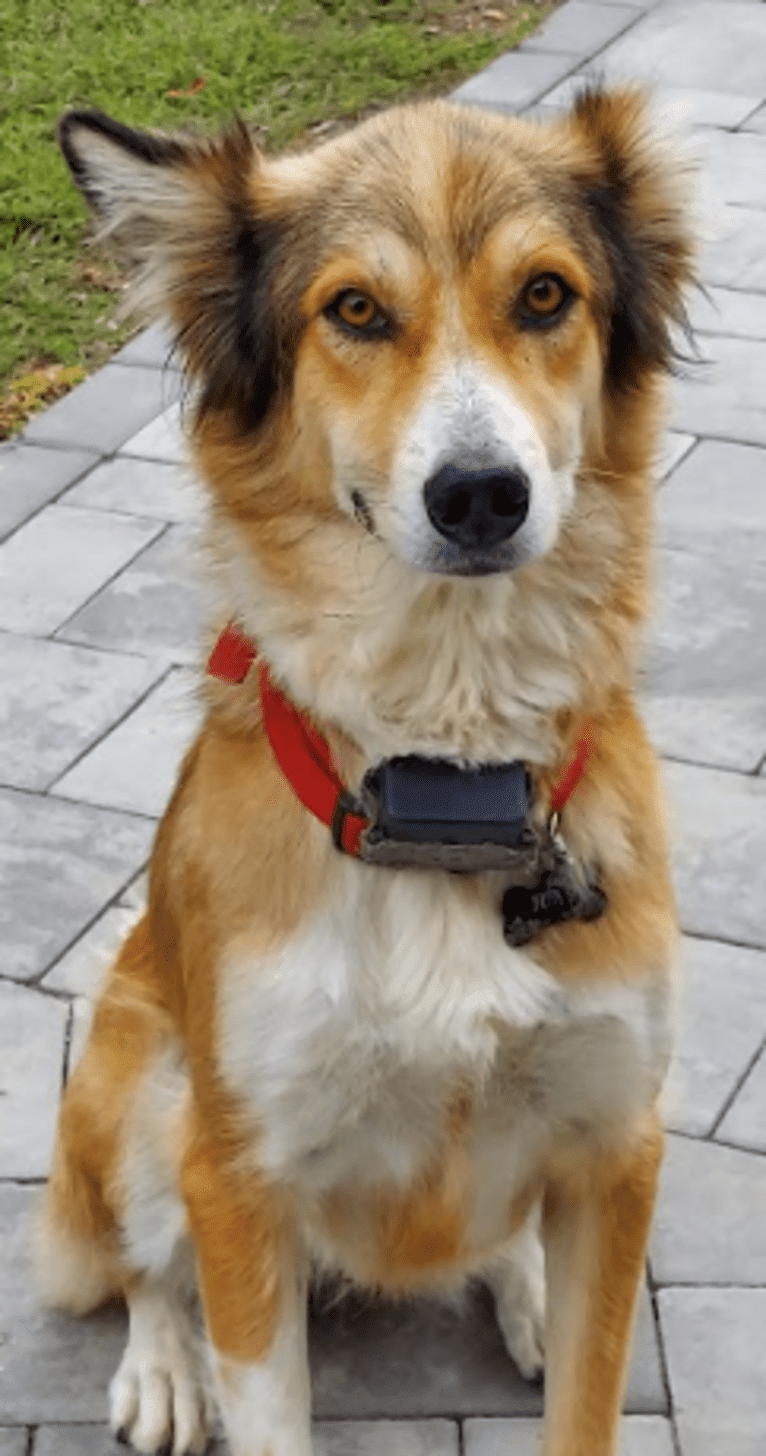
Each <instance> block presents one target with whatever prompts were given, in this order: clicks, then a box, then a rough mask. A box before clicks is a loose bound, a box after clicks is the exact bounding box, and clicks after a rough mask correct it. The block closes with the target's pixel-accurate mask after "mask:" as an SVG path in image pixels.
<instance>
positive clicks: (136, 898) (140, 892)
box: [117, 870, 149, 914]
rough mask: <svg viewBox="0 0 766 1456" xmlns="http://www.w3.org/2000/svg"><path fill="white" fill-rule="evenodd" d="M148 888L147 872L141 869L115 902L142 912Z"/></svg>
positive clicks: (144, 907)
mask: <svg viewBox="0 0 766 1456" xmlns="http://www.w3.org/2000/svg"><path fill="white" fill-rule="evenodd" d="M148 889H149V876H148V872H147V871H146V870H142V871H141V874H140V875H136V878H135V879H134V880H132V881H131V883H130V884H129V885H127V886H126V888H125V890H124V891H123V893H122V894H121V895H120V898H119V900H118V902H117V903H118V905H126V906H127V907H128V909H129V910H138V911H140V913H141V914H143V912H144V910H145V909H146V901H147V895H148Z"/></svg>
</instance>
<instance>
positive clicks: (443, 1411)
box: [0, 0, 766, 1456]
mask: <svg viewBox="0 0 766 1456" xmlns="http://www.w3.org/2000/svg"><path fill="white" fill-rule="evenodd" d="M594 70H595V71H597V72H599V73H602V74H606V75H607V76H611V75H630V76H639V77H644V78H648V79H650V80H651V81H653V82H654V83H655V84H656V86H657V87H658V90H659V91H660V93H661V94H662V95H663V96H664V97H665V98H667V99H668V100H669V101H670V102H672V103H674V104H675V105H676V106H677V107H678V108H683V109H684V110H685V113H686V115H687V118H688V121H689V124H690V125H691V127H692V128H693V129H694V132H695V136H696V139H697V141H698V142H699V144H700V148H701V149H702V151H703V152H704V154H705V156H706V158H707V161H706V169H707V177H708V180H709V183H710V188H711V192H712V194H713V195H714V196H715V197H717V199H718V205H717V206H716V208H715V209H714V221H715V224H716V236H715V240H714V241H712V242H711V243H710V244H709V245H708V247H707V249H706V253H705V257H704V264H703V269H702V273H703V278H704V281H705V283H706V284H707V285H708V297H707V299H700V300H699V301H698V302H697V303H696V304H695V306H694V313H695V319H696V322H697V325H698V327H699V329H700V331H701V342H702V346H703V351H704V353H705V355H706V356H707V357H708V358H709V359H710V360H711V361H712V362H711V363H710V365H709V366H708V367H707V368H706V369H705V370H704V371H703V372H702V374H701V376H700V375H699V374H698V375H697V376H696V377H694V378H693V379H686V380H683V381H682V382H680V383H678V385H677V386H676V388H675V399H674V410H673V416H672V430H671V432H670V433H669V436H668V442H667V449H666V453H665V458H664V461H663V465H662V474H663V475H664V483H663V485H662V489H661V493H660V497H659V508H660V518H661V553H660V570H659V604H658V615H657V620H656V625H655V628H654V633H653V640H652V644H651V655H650V665H649V670H648V672H647V680H646V691H645V707H646V712H647V715H648V720H649V723H650V725H651V728H652V731H653V733H654V736H655V739H656V741H657V742H658V744H659V746H660V748H661V751H662V753H663V755H664V757H665V759H666V768H667V780H668V785H669V790H670V796H671V803H672V827H673V834H674V842H675V853H676V871H677V882H678V892H679V900H680V907H681V919H682V924H683V928H684V931H685V933H686V948H687V960H688V976H687V988H686V994H685V999H684V1006H683V1014H682V1018H681V1031H680V1039H679V1045H678V1053H677V1057H676V1060H675V1065H674V1068H673V1073H672V1076H671V1079H670V1086H669V1089H668V1096H667V1122H668V1127H669V1129H670V1137H669V1146H668V1156H667V1161H666V1165H665V1171H664V1177H663V1185H662V1195H661V1199H660V1204H659V1211H658V1216H657V1220H656V1226H655V1230H654V1235H653V1238H652V1244H651V1261H650V1271H649V1277H648V1281H647V1288H646V1291H645V1295H644V1298H643V1303H642V1308H641V1317H640V1322H639V1330H638V1334H637V1339H636V1349H635V1353H634V1360H633V1369H632V1374H631V1380H630V1389H629V1392H628V1398H627V1405H626V1409H627V1411H628V1413H629V1414H628V1415H627V1417H626V1419H625V1421H624V1431H623V1446H622V1451H623V1456H763V1453H764V1452H766V1379H764V1375H765V1374H766V1158H765V1156H764V1155H766V1050H765V1037H766V5H764V4H763V3H758V0H715V3H712V0H711V3H707V0H672V3H671V0H654V3H651V0H631V3H623V0H570V3H568V4H565V5H563V6H562V7H561V8H560V9H559V10H558V11H556V12H555V14H554V15H553V17H552V18H551V20H550V22H549V23H548V24H547V25H546V26H544V27H543V29H542V30H540V31H538V32H537V33H536V34H535V35H534V36H532V37H531V39H530V40H529V41H528V43H527V44H526V45H524V46H523V47H522V48H521V49H520V50H519V51H516V52H514V53H513V54H510V55H507V56H504V57H502V58H501V59H500V60H498V61H495V62H494V63H493V64H492V65H491V66H489V67H488V69H487V70H486V71H484V72H482V74H481V75H479V76H477V77H475V78H474V79H473V80H471V81H469V82H468V83H467V84H466V85H464V86H462V87H461V88H460V91H459V93H458V95H459V97H460V99H461V100H463V101H464V102H466V103H467V104H489V105H492V106H496V107H500V108H503V109H508V110H518V109H521V108H524V107H528V106H532V107H551V106H557V105H560V104H562V103H563V102H565V101H566V98H567V96H568V94H569V92H570V90H571V87H572V84H573V81H572V78H573V76H575V75H581V74H583V73H588V72H591V71H594ZM165 352H166V346H165V342H164V340H163V338H162V335H161V333H160V332H159V331H157V330H150V331H149V332H148V333H146V334H144V335H142V336H141V337H140V338H137V339H136V340H135V341H134V342H133V343H131V344H130V345H129V346H128V348H127V349H125V350H123V352H122V353H121V354H120V355H118V356H117V358H116V359H115V361H114V362H113V363H111V364H109V365H108V366H107V367H106V368H105V369H103V370H102V371H101V372H100V373H99V374H97V375H96V376H94V377H93V378H91V379H89V380H88V381H87V382H86V383H85V384H83V385H82V386H81V387H80V388H79V389H77V390H76V391H75V392H74V393H72V394H71V395H69V396H68V397H67V398H66V399H64V400H63V401H61V402H60V403H59V404H57V405H55V406H54V407H53V408H51V409H49V410H48V411H47V412H46V413H44V414H42V415H40V416H38V417H37V418H36V419H35V420H34V421H33V422H32V423H31V424H30V426H29V428H28V429H27V430H26V432H25V433H24V435H23V436H22V437H21V439H20V440H18V441H17V442H16V443H14V444H13V445H10V446H8V447H5V448H4V449H2V450H1V451H0V541H1V542H2V544H0V717H1V718H2V756H1V757H0V859H1V861H2V866H3V872H2V876H1V877H0V916H1V918H2V927H3V958H2V963H1V965H0V1250H1V1251H2V1252H1V1254H0V1456H75V1453H78V1456H79V1453H83V1456H106V1453H108V1452H112V1451H117V1450H118V1449H119V1448H117V1447H113V1446H112V1444H111V1442H110V1439H109V1437H108V1434H107V1432H106V1429H105V1426H104V1420H105V1391H106V1385H107V1381H108V1379H109V1377H110V1375H111V1374H112V1372H113V1369H114V1367H115V1365H116V1364H117V1360H118V1354H119V1350H120V1345H121V1341H122V1338H123V1329H124V1322H123V1316H122V1314H121V1312H119V1311H117V1310H108V1311H105V1312H103V1313H101V1314H99V1315H97V1316H95V1317H94V1318H92V1319H89V1320H86V1321H84V1322H78V1321H74V1320H68V1319H64V1318H57V1317H53V1316H51V1315H49V1314H46V1313H44V1312H43V1311H41V1309H40V1308H39V1306H38V1304H37V1303H36V1300H35V1296H34V1294H33V1293H32V1292H31V1287H30V1283H29V1274H28V1267H27V1245H28V1238H29V1232H30V1221H31V1218H32V1215H33V1210H34V1207H35V1205H36V1203H37V1201H38V1199H39V1185H40V1184H41V1183H42V1181H43V1180H44V1178H45V1175H46V1170H47V1168H48V1160H49V1144H50V1138H51V1130H52V1125H53V1119H54V1114H55V1109H56V1103H57V1099H58V1096H59V1092H60V1088H61V1084H62V1079H63V1078H65V1077H66V1074H67V1068H68V1066H69V1065H70V1064H71V1062H72V1059H73V1058H74V1057H75V1056H76V1055H77V1052H78V1048H79V1046H80V1044H81V1040H82V1037H83V1034H84V1031H85V1028H86V1025H87V1019H88V1007H89V1002H90V998H91V997H92V995H93V992H94V989H95V987H96V985H97V983H98V980H99V976H100V974H101V971H102V968H103V967H104V965H105V963H106V961H107V959H108V957H109V955H110V954H111V952H112V951H113V949H114V947H115V946H116V944H117V943H118V941H119V939H120V938H121V936H122V935H123V933H124V931H125V929H126V927H127V926H128V925H129V924H130V923H131V922H132V920H133V919H134V918H135V916H136V915H137V914H138V913H139V909H140V906H141V902H142V896H143V886H142V875H141V872H142V867H143V865H144V864H145V861H146V858H147V854H148V851H149V846H150V842H151V839H152V834H153V831H154V827H155V823H156V819H157V817H158V816H159V814H160V813H161V811H162V808H163V804H164V802H165V799H166V797H167V794H168V791H169V789H170V786H171V783H172V780H173V775H174V771H175V766H176V764H177V762H178V758H179V755H180V753H181V751H182V749H183V747H184V744H185V743H186V742H187V740H188V739H189V737H190V735H191V734H192V732H193V730H194V725H195V722H196V719H197V709H196V705H195V697H194V686H193V676H192V674H191V672H190V665H191V663H192V662H193V661H194V659H195V655H196V644H197V639H198V624H199V622H200V588H199V587H198V586H197V585H196V584H195V582H194V574H193V562H194V542H195V535H196V531H197V528H198V522H199V519H200V513H201V502H200V498H199V494H198V490H197V487H196V486H195V484H194V482H193V481H192V480H191V479H189V478H188V476H187V475H186V474H185V473H184V470H183V468H181V467H180V465H179V461H180V459H181V456H182V448H181V443H180V436H179V429H178V406H177V399H178V395H179V379H178V376H177V374H176V373H175V372H174V370H173V369H172V368H170V367H167V366H166V365H165V363H164V360H165ZM312 1359H313V1367H314V1391H315V1410H316V1415H317V1451H318V1453H321V1456H340V1453H343V1456H458V1453H459V1452H460V1453H463V1456H500V1453H501V1452H503V1453H505V1452H513V1453H515V1456H531V1453H533V1452H534V1451H535V1449H536V1443H537V1436H538V1431H539V1411H540V1396H539V1392H537V1391H535V1390H531V1389H529V1388H527V1387H525V1386H524V1385H523V1384H522V1383H521V1382H520V1381H519V1380H518V1379H517V1378H516V1376H515V1374H514V1371H513V1369H512V1368H511V1366H510V1364H509V1362H508V1361H507V1359H506V1357H505V1355H504V1352H503V1350H502V1347H501V1344H500V1338H499V1335H498V1334H497V1332H496V1330H495V1328H494V1325H493V1322H492V1319H491V1316H490V1314H489V1311H488V1307H487V1303H486V1301H485V1300H484V1299H483V1298H482V1297H481V1296H480V1295H478V1294H476V1295H472V1296H470V1297H469V1298H467V1299H466V1304H465V1308H464V1309H463V1310H462V1311H458V1310H453V1309H443V1308H431V1307H429V1306H428V1305H418V1306H417V1307H416V1308H414V1309H412V1310H411V1311H402V1310H401V1309H391V1308H388V1307H386V1306H384V1305H380V1306H375V1307H373V1308H372V1309H371V1308H369V1307H359V1306H356V1305H354V1304H346V1305H342V1306H341V1307H340V1308H336V1309H330V1310H329V1311H324V1312H323V1313H321V1312H320V1313H319V1314H317V1316H316V1318H315V1319H314V1322H313V1328H312Z"/></svg>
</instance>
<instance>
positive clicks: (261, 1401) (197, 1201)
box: [183, 1135, 311, 1456]
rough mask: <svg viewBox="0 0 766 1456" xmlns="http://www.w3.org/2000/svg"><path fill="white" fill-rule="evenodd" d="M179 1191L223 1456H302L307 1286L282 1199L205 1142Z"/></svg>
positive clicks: (307, 1455)
mask: <svg viewBox="0 0 766 1456" xmlns="http://www.w3.org/2000/svg"><path fill="white" fill-rule="evenodd" d="M183 1191H184V1196H185V1199H186V1205H187V1209H188V1213H189V1222H190V1225H191V1229H192V1235H193V1239H194V1244H195V1248H196V1252H197V1261H198V1268H199V1279H200V1288H201V1293H202V1300H203V1304H204V1308H205V1317H206V1321H207V1329H208V1336H209V1340H210V1345H211V1363H212V1369H213V1378H214V1381H215V1386H216V1394H217V1397H218V1401H219V1405H220V1409H221V1416H222V1419H223V1424H224V1429H225V1431H226V1436H227V1439H228V1442H229V1448H230V1450H231V1453H232V1456H311V1434H310V1391H309V1375H308V1361H307V1355H306V1290H307V1280H306V1271H305V1261H304V1258H303V1254H302V1252H301V1250H300V1249H299V1247H298V1241H297V1237H296V1229H295V1220H294V1216H293V1210H292V1207H291V1202H290V1199H289V1196H288V1195H287V1194H286V1193H284V1192H283V1191H281V1190H279V1189H275V1188H274V1187H273V1186H271V1185H269V1184H268V1183H267V1182H266V1181H264V1180H263V1179H262V1178H261V1177H260V1176H259V1175H257V1174H253V1173H244V1172H239V1171H238V1170H237V1168H236V1165H233V1164H232V1162H231V1161H227V1160H224V1158H223V1157H222V1156H221V1153H220V1151H219V1150H218V1148H217V1147H216V1145H215V1143H214V1142H213V1140H212V1139H211V1138H208V1137H206V1136H204V1135H198V1136H197V1137H196V1138H195V1139H194V1142H193V1144H192V1146H191V1148H190V1151H189V1153H188V1155H187V1158H186V1160H185V1164H184V1170H183Z"/></svg>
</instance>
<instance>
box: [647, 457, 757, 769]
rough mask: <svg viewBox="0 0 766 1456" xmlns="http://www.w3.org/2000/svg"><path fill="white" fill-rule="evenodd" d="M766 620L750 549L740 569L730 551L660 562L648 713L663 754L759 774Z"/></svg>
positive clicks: (677, 555)
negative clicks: (765, 622)
mask: <svg viewBox="0 0 766 1456" xmlns="http://www.w3.org/2000/svg"><path fill="white" fill-rule="evenodd" d="M693 458H694V457H693V455H692V456H691V457H690V470H691V461H693ZM681 468H682V469H684V466H682V467H681ZM672 489H673V486H672V482H671V483H670V484H669V485H668V486H666V487H665V490H667V491H671V490H672ZM664 494H665V491H664V490H663V492H662V494H661V496H660V506H661V509H663V508H664V501H663V496H664ZM695 514H696V507H695ZM700 531H701V534H702V527H700ZM764 613H766V572H765V571H764V567H763V562H762V561H760V560H758V559H755V558H754V556H753V554H752V545H751V549H750V552H749V555H748V557H747V558H745V559H744V560H743V561H738V560H737V558H736V555H735V556H728V555H726V554H724V553H723V552H722V553H721V554H720V555H719V556H715V555H713V554H707V553H700V554H696V552H695V553H692V552H689V551H685V550H677V549H672V550H671V549H662V550H660V551H659V552H658V553H657V581H656V587H655V605H654V612H653V615H652V618H651V621H650V624H649V628H648V634H647V642H646V649H645V673H644V675H643V681H642V693H641V704H642V709H643V712H644V716H645V718H646V721H647V725H648V728H649V732H650V734H651V736H652V738H653V740H654V743H655V745H656V746H657V747H658V749H659V750H660V752H661V753H663V754H664V755H666V756H667V757H670V758H682V759H688V760H689V761H691V762H696V763H700V764H711V765H719V766H721V767H725V768H733V769H738V770H740V771H742V772H745V773H752V772H754V771H755V770H756V769H757V767H758V764H759V763H760V762H761V759H762V757H763V754H764V752H766V713H765V711H764V710H765V709H766V698H765V697H764V693H763V688H762V684H763V683H764V681H766V637H764V632H763V621H764Z"/></svg>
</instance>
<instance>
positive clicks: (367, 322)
mask: <svg viewBox="0 0 766 1456" xmlns="http://www.w3.org/2000/svg"><path fill="white" fill-rule="evenodd" d="M327 314H328V315H329V317H330V318H331V319H334V320H335V322H336V323H339V324H341V325H342V327H343V328H345V329H349V330H351V332H352V333H355V334H364V335H366V336H367V337H368V338H370V337H371V336H376V335H381V334H385V333H388V319H387V318H386V316H385V314H383V313H381V311H380V309H379V308H378V305H377V303H376V302H375V300H374V298H370V295H369V293H361V292H360V291H359V289H357V288H345V289H344V290H343V292H342V293H339V294H338V297H337V298H334V299H333V301H332V303H331V304H330V307H329V308H328V309H327Z"/></svg>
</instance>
